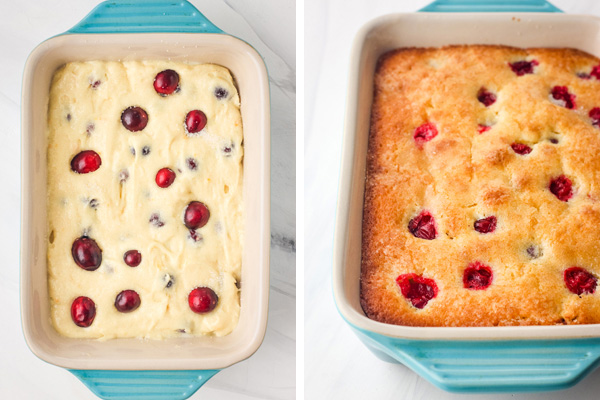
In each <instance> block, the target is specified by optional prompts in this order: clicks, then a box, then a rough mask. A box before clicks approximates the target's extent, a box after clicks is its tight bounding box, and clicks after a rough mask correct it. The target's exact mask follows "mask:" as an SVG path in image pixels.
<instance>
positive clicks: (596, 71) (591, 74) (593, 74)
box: [590, 65, 600, 79]
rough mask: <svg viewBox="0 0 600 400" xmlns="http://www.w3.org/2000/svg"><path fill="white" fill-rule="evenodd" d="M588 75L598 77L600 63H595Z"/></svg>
mask: <svg viewBox="0 0 600 400" xmlns="http://www.w3.org/2000/svg"><path fill="white" fill-rule="evenodd" d="M590 76H593V77H594V78H596V79H600V65H596V66H595V67H593V68H592V72H590Z"/></svg>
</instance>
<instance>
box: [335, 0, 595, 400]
mask: <svg viewBox="0 0 600 400" xmlns="http://www.w3.org/2000/svg"><path fill="white" fill-rule="evenodd" d="M599 28H600V19H598V18H597V17H591V16H576V15H567V14H562V13H561V11H560V10H559V9H557V8H556V7H554V6H553V5H552V4H550V3H548V2H546V1H544V0H525V1H520V0H508V1H500V0H490V1H482V0H438V1H435V2H433V3H431V4H430V5H428V6H426V7H424V8H423V9H422V10H420V12H419V13H414V14H394V15H386V16H383V17H380V18H377V19H376V20H373V21H371V22H369V23H367V24H366V25H365V26H364V27H363V28H362V29H361V30H360V31H359V33H358V34H357V36H356V38H355V42H354V46H353V50H352V55H351V66H350V76H349V86H348V87H349V89H348V97H347V105H346V117H345V118H346V119H345V127H344V141H343V150H342V164H341V173H340V182H339V197H338V204H337V216H336V230H335V243H334V257H333V258H334V265H333V293H334V298H335V302H336V306H337V308H338V311H339V313H340V314H341V316H342V317H343V319H344V320H345V321H346V322H347V323H348V324H349V325H350V327H351V328H352V330H353V331H354V332H355V333H356V335H357V336H358V337H359V338H360V339H361V340H362V341H363V342H364V344H365V345H366V346H367V347H368V348H369V349H370V350H371V351H372V352H373V353H374V354H375V355H377V356H378V357H379V358H381V359H383V360H385V361H389V362H395V363H402V364H404V365H406V366H408V367H409V368H411V369H412V370H413V371H415V372H416V373H417V374H419V375H420V376H422V377H423V378H425V379H427V380H428V381H429V382H431V383H432V384H434V385H436V386H437V387H439V388H442V389H444V390H447V391H452V392H465V393H476V392H518V391H543V390H555V389H564V388H567V387H570V386H572V385H574V384H575V383H577V382H578V381H580V380H581V379H582V378H583V377H585V376H586V375H587V374H588V373H590V372H591V371H592V370H593V369H594V368H596V367H597V366H598V363H599V359H600V326H598V325H580V326H528V327H481V328H465V327H456V328H455V327H437V328H424V327H407V326H397V325H390V324H383V323H379V322H376V321H373V320H370V319H369V318H367V317H366V316H365V314H364V312H363V311H362V308H361V305H360V283H359V282H360V268H361V237H362V209H363V197H364V180H365V168H366V153H367V141H368V133H369V121H370V110H371V101H372V85H373V79H372V78H373V74H374V70H375V64H376V61H377V59H378V58H379V56H380V55H381V54H383V53H385V52H386V51H389V50H391V49H394V48H400V47H431V46H443V45H449V44H501V45H508V46H515V47H574V48H579V49H581V50H584V51H586V52H589V53H592V54H596V55H598V53H599V50H600V41H599V40H598V39H597V35H596V32H597V31H598V29H599ZM586 36H587V38H586Z"/></svg>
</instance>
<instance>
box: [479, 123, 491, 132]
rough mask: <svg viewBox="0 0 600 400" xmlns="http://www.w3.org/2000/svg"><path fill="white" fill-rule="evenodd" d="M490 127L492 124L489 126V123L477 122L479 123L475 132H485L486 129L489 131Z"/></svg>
mask: <svg viewBox="0 0 600 400" xmlns="http://www.w3.org/2000/svg"><path fill="white" fill-rule="evenodd" d="M490 129H492V126H491V125H482V124H479V125H478V126H477V132H479V133H484V132H487V131H489V130H490Z"/></svg>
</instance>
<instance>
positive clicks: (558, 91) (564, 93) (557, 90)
mask: <svg viewBox="0 0 600 400" xmlns="http://www.w3.org/2000/svg"><path fill="white" fill-rule="evenodd" d="M550 94H551V95H552V98H553V99H554V100H556V103H557V104H559V105H561V106H563V107H566V108H568V109H569V110H572V109H573V108H575V95H574V94H571V93H569V89H567V87H566V86H554V87H553V88H552V91H551V92H550Z"/></svg>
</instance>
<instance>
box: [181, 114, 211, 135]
mask: <svg viewBox="0 0 600 400" xmlns="http://www.w3.org/2000/svg"><path fill="white" fill-rule="evenodd" d="M206 122H207V119H206V114H204V113H203V112H202V111H200V110H192V111H190V112H189V113H187V115H186V116H185V131H186V132H187V133H196V132H200V131H201V130H202V129H204V127H205V126H206Z"/></svg>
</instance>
